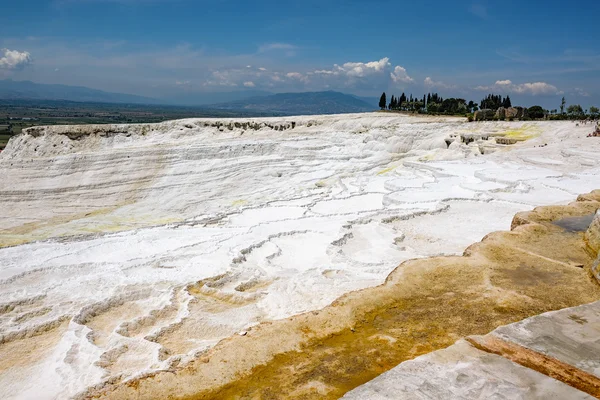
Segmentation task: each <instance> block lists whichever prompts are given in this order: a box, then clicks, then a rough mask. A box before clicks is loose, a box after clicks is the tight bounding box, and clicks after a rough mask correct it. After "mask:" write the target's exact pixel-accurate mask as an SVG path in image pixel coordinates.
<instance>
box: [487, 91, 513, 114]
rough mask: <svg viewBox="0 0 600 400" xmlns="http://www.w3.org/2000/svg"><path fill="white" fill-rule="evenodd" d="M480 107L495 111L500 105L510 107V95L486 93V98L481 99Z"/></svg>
mask: <svg viewBox="0 0 600 400" xmlns="http://www.w3.org/2000/svg"><path fill="white" fill-rule="evenodd" d="M480 104H481V109H482V110H483V109H489V110H494V111H496V110H497V109H499V108H500V107H504V108H509V107H512V103H511V101H510V96H508V95H507V96H506V97H502V96H501V95H499V94H498V95H495V94H488V95H487V97H486V98H484V99H483V100H481V103H480Z"/></svg>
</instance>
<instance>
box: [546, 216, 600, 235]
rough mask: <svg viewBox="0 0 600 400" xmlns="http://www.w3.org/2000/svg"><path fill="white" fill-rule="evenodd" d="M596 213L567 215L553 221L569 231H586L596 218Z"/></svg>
mask: <svg viewBox="0 0 600 400" xmlns="http://www.w3.org/2000/svg"><path fill="white" fill-rule="evenodd" d="M594 215H595V214H589V215H583V216H580V217H567V218H562V219H559V220H556V221H554V222H552V223H553V224H554V225H558V226H560V227H561V228H563V229H565V230H566V231H568V232H584V231H586V230H587V228H588V227H589V226H590V224H591V223H592V221H593V220H594Z"/></svg>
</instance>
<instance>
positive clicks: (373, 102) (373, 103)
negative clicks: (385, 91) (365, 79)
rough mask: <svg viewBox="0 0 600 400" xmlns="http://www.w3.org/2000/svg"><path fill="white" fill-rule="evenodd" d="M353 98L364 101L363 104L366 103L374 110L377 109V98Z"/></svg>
mask: <svg viewBox="0 0 600 400" xmlns="http://www.w3.org/2000/svg"><path fill="white" fill-rule="evenodd" d="M352 96H354V95H352ZM354 97H356V98H357V99H359V100H362V101H364V102H365V103H367V104H368V105H370V106H371V107H373V108H374V109H378V108H379V97H363V96H354Z"/></svg>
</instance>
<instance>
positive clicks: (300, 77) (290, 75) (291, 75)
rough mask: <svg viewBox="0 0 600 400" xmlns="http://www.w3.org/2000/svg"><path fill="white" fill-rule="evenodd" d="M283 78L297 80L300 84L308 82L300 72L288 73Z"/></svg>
mask: <svg viewBox="0 0 600 400" xmlns="http://www.w3.org/2000/svg"><path fill="white" fill-rule="evenodd" d="M285 76H287V77H288V78H291V79H295V80H298V81H300V82H305V83H306V82H308V77H306V76H304V75H303V74H301V73H300V72H288V73H287V74H285Z"/></svg>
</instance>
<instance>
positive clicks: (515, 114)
mask: <svg viewBox="0 0 600 400" xmlns="http://www.w3.org/2000/svg"><path fill="white" fill-rule="evenodd" d="M379 107H380V108H381V109H382V110H385V109H388V110H393V111H407V112H413V113H419V114H432V115H440V114H443V115H456V116H465V117H467V118H468V120H469V122H471V121H485V120H488V121H489V120H491V121H504V120H508V121H514V120H521V121H529V120H532V119H548V120H585V119H591V120H593V119H598V118H600V109H598V108H597V107H594V106H592V107H590V109H589V111H588V110H584V109H583V108H582V107H581V105H579V104H573V105H570V106H568V107H567V101H566V99H565V98H564V97H563V98H562V99H561V104H560V113H558V110H557V109H554V110H546V109H544V108H543V107H541V106H539V105H534V106H531V107H529V108H523V107H518V106H517V107H515V106H513V105H512V101H511V99H510V96H508V95H507V96H506V97H502V96H501V95H496V94H489V95H487V96H486V97H485V98H484V99H483V100H481V102H480V105H478V104H477V103H474V102H473V101H469V102H468V103H467V102H466V100H465V99H460V98H449V99H444V98H442V97H441V96H440V95H438V94H437V93H427V94H426V95H423V97H422V98H421V97H413V95H412V94H410V95H409V96H406V94H404V93H402V95H401V96H400V97H396V96H394V95H392V97H391V98H390V102H389V104H386V94H385V93H383V94H382V95H381V98H380V99H379ZM509 109H510V110H509ZM565 109H566V112H565ZM503 110H504V111H503ZM478 111H481V112H478Z"/></svg>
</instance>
